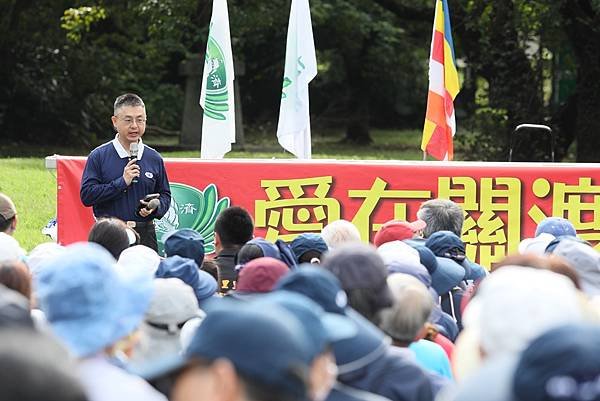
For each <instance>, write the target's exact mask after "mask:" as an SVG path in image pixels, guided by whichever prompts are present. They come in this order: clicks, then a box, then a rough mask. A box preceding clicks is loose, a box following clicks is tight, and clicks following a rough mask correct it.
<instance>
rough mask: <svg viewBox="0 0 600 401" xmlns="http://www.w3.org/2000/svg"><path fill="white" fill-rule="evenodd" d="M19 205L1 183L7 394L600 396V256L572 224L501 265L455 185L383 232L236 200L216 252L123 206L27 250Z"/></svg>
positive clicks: (218, 399) (99, 398) (110, 399)
mask: <svg viewBox="0 0 600 401" xmlns="http://www.w3.org/2000/svg"><path fill="white" fill-rule="evenodd" d="M18 217H19V216H18V214H17V208H16V206H15V205H14V203H13V202H12V201H11V200H10V198H9V197H8V196H6V195H4V194H0V283H1V284H2V285H1V286H0V365H1V366H0V372H2V373H0V382H1V384H0V394H1V397H0V398H1V399H2V400H15V401H16V400H19V401H27V400H41V399H43V400H47V401H53V400H57V401H58V400H61V401H83V400H89V401H116V400H127V401H136V400H140V401H141V400H145V401H152V400H157V401H159V400H167V399H168V400H172V401H195V400H198V401H209V400H210V401H212V400H215V401H305V400H310V401H325V400H327V401H356V400H363V401H368V400H373V401H376V400H380V401H385V400H388V401H390V400H391V401H427V400H439V401H451V400H454V401H466V400H474V401H475V400H477V401H481V400H498V401H535V400H573V401H576V400H581V401H584V400H585V401H589V400H600V357H599V356H600V303H599V302H598V300H599V299H600V298H598V296H599V295H600V253H598V252H597V251H596V250H595V249H594V248H593V247H592V245H591V244H589V243H588V242H586V241H585V240H583V239H581V238H580V237H578V235H577V232H576V230H575V228H574V227H573V224H571V223H570V222H569V221H568V220H566V219H564V218H560V217H550V218H547V219H545V220H543V221H542V222H541V223H540V224H539V225H538V227H537V231H536V233H535V236H534V237H533V238H528V239H525V240H523V241H522V242H521V243H520V245H519V249H518V253H515V254H512V255H509V256H508V257H506V258H505V259H504V260H503V261H501V262H500V263H497V264H495V265H494V266H493V267H492V268H491V271H488V270H487V269H485V268H483V267H482V266H480V265H478V264H477V263H475V262H474V261H472V260H469V258H468V257H467V256H466V253H465V244H464V243H463V241H462V240H461V234H462V227H463V220H464V212H463V210H462V209H461V207H460V206H459V205H457V204H456V203H454V202H452V201H450V200H444V199H433V200H430V201H427V202H424V203H423V204H422V205H421V207H420V209H419V211H418V213H417V217H418V220H416V221H414V222H407V221H400V220H392V221H388V222H386V223H385V224H383V225H382V226H381V228H380V229H379V230H378V232H377V233H375V236H374V239H373V243H372V244H365V243H364V242H362V241H361V238H360V235H359V232H358V230H357V228H356V227H355V226H354V225H353V224H352V223H350V222H348V221H345V220H339V221H335V222H332V223H330V224H329V225H327V226H325V227H324V229H323V230H322V232H321V233H305V234H301V235H299V236H297V237H296V238H295V239H294V240H293V241H291V242H289V243H285V242H283V241H277V242H275V243H274V242H270V241H267V240H265V239H263V238H258V237H255V233H254V224H253V221H252V218H251V216H250V214H249V213H248V212H247V211H246V210H244V209H243V208H240V207H236V206H233V207H230V208H228V209H225V210H224V211H222V212H221V214H220V215H219V216H218V218H217V220H216V223H215V248H216V251H215V253H214V254H213V255H205V243H204V238H203V237H202V236H201V235H200V234H199V233H197V232H195V231H193V230H190V229H179V230H175V231H173V232H171V233H168V234H166V236H165V237H164V238H163V240H164V251H165V256H160V255H159V254H158V253H157V252H156V251H155V250H154V249H151V247H148V246H145V245H141V243H140V235H139V233H137V232H136V231H134V230H132V228H131V227H129V226H128V225H127V224H126V223H125V222H123V221H122V220H119V219H118V218H114V217H113V218H103V219H98V221H97V222H96V223H95V224H94V226H93V227H92V229H91V230H90V232H89V238H88V241H87V242H81V243H76V244H72V245H68V246H61V245H59V244H56V243H53V242H49V243H43V244H41V245H39V246H37V247H36V248H34V249H32V250H31V251H29V252H26V251H25V250H23V249H22V248H21V247H20V245H19V243H18V242H17V240H16V239H15V238H14V237H13V234H14V232H15V231H17V230H18ZM596 352H599V353H598V354H596Z"/></svg>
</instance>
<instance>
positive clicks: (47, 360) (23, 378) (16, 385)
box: [0, 328, 91, 401]
mask: <svg viewBox="0 0 600 401" xmlns="http://www.w3.org/2000/svg"><path fill="white" fill-rule="evenodd" d="M0 371H1V372H2V374H1V375H0V389H1V390H0V392H1V394H2V395H1V398H2V401H39V400H44V401H91V400H90V399H89V398H88V397H87V395H86V394H85V391H84V389H83V387H82V385H81V383H79V380H78V378H77V374H76V367H75V366H74V363H73V361H71V360H70V358H69V355H68V353H67V350H66V349H65V348H64V347H62V346H60V345H59V344H58V343H57V342H56V340H55V339H54V338H52V337H51V336H49V335H46V334H42V333H39V332H37V331H35V330H27V329H23V328H20V329H16V328H11V329H6V328H3V329H2V330H0Z"/></svg>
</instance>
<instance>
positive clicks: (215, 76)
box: [204, 36, 229, 121]
mask: <svg viewBox="0 0 600 401" xmlns="http://www.w3.org/2000/svg"><path fill="white" fill-rule="evenodd" d="M204 68H208V74H207V79H206V99H205V107H204V114H205V115H206V116H208V117H210V118H213V119H215V120H221V121H223V120H226V119H227V116H226V115H225V114H223V113H224V112H226V111H229V104H228V103H227V102H228V100H229V98H228V88H227V70H226V69H225V56H224V55H223V51H222V50H221V47H220V46H219V44H218V43H217V41H216V40H214V39H213V38H212V37H211V36H209V37H208V46H207V47H206V59H205V64H204Z"/></svg>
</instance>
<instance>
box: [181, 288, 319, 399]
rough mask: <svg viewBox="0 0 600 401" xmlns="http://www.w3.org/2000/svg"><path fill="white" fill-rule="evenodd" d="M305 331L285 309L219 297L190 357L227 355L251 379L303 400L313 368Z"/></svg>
mask: <svg viewBox="0 0 600 401" xmlns="http://www.w3.org/2000/svg"><path fill="white" fill-rule="evenodd" d="M228 301H229V302H228ZM304 333H305V331H304V328H303V326H302V324H301V323H300V322H299V321H298V320H297V319H296V318H295V317H294V316H293V315H292V314H291V313H289V312H287V311H286V310H285V309H283V308H280V307H277V306H275V305H266V304H262V305H261V307H260V308H256V307H255V306H254V304H253V303H252V302H250V303H244V302H239V301H234V300H229V299H220V300H216V301H213V302H211V307H210V308H208V311H207V315H206V318H205V319H204V320H203V321H202V324H201V325H200V326H199V327H198V330H197V331H196V333H195V334H194V337H193V338H192V341H191V343H190V345H189V347H188V348H187V350H186V353H185V355H186V357H187V358H201V359H204V360H209V361H212V360H215V359H218V358H225V359H228V360H229V361H231V363H232V364H233V365H234V366H235V369H236V371H237V372H238V373H240V374H242V375H243V376H244V377H246V378H247V379H250V380H255V381H256V382H257V383H261V384H263V385H265V386H268V387H270V388H272V389H273V390H274V391H281V392H282V393H285V394H290V395H293V396H295V397H298V398H304V397H306V390H307V389H306V384H305V383H307V380H308V370H309V364H308V362H307V356H306V355H307V353H308V350H309V346H308V339H307V338H306V335H305V334H304Z"/></svg>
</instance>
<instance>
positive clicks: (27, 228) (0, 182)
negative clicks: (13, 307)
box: [0, 130, 422, 251]
mask: <svg viewBox="0 0 600 401" xmlns="http://www.w3.org/2000/svg"><path fill="white" fill-rule="evenodd" d="M371 136H372V138H373V144H371V145H369V146H356V145H347V144H341V143H340V139H341V134H340V133H337V134H336V133H333V134H328V135H318V134H316V135H314V137H313V158H315V159H346V160H347V159H354V160H361V159H363V160H373V159H382V160H420V159H421V158H422V153H421V151H420V149H419V145H420V141H421V132H420V131H416V130H411V131H391V130H373V131H372V132H371ZM149 140H150V139H149ZM88 152H89V150H76V149H54V148H51V147H43V148H40V147H35V146H32V147H29V148H28V149H26V150H23V148H18V147H2V146H0V192H3V193H5V194H7V195H9V196H10V197H11V198H12V200H13V201H14V202H15V205H16V206H17V211H18V218H19V225H18V228H17V231H16V232H15V238H16V239H17V240H18V241H19V242H20V243H21V246H22V247H23V248H25V249H26V250H28V251H29V250H31V249H33V248H34V247H35V246H36V245H38V244H39V243H41V242H45V241H50V239H49V238H48V237H45V236H44V235H42V234H41V229H42V228H43V227H44V226H45V225H46V224H47V223H48V221H49V220H50V219H52V218H54V217H55V216H56V179H55V176H54V173H53V172H49V171H48V170H46V168H45V167H44V156H47V155H52V154H55V153H57V154H62V155H70V156H77V155H82V156H83V155H87V153H88ZM162 154H163V156H164V157H199V156H200V154H199V151H176V152H163V153H162ZM23 156H26V157H23ZM226 157H227V158H266V159H271V158H277V159H283V158H292V155H291V154H289V153H286V152H284V151H283V150H282V149H281V148H280V147H279V145H278V144H277V138H275V137H274V136H273V137H265V136H263V137H258V138H253V140H252V142H248V143H247V144H246V146H245V149H244V151H233V152H230V153H229V154H227V156H226Z"/></svg>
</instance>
